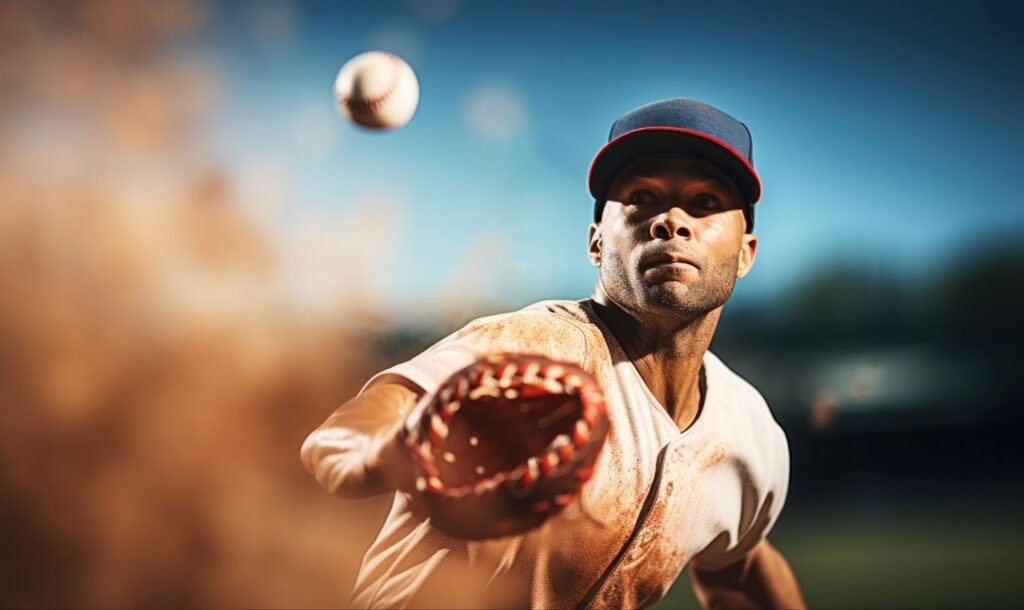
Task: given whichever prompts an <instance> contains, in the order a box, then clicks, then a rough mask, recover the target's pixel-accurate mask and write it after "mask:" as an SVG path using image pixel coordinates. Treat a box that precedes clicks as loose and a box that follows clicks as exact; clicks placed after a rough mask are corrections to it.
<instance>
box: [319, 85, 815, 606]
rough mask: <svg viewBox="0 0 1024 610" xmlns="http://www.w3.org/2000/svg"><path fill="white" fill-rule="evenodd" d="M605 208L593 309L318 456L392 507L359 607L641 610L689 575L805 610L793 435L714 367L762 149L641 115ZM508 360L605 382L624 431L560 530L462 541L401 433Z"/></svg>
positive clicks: (731, 597)
mask: <svg viewBox="0 0 1024 610" xmlns="http://www.w3.org/2000/svg"><path fill="white" fill-rule="evenodd" d="M589 188H590V193H591V195H593V197H594V199H595V208H594V222H593V224H591V225H590V228H589V250H588V251H589V258H590V260H591V262H592V263H593V264H594V265H596V266H597V267H598V268H599V279H598V281H597V283H596V286H595V288H594V293H593V295H592V297H591V298H589V299H583V300H579V301H543V302H540V303H536V304H534V305H531V306H529V307H526V308H525V309H522V310H520V311H516V312H512V313H506V314H500V315H494V316H489V317H485V318H481V319H478V320H475V321H473V322H471V323H470V324H468V325H467V326H465V327H464V328H462V329H460V330H458V331H457V332H455V333H453V334H452V335H450V336H448V337H446V338H445V339H443V340H441V341H440V342H438V343H437V344H436V345H434V346H432V347H430V348H429V349H427V350H426V351H424V352H423V353H421V354H419V355H418V356H416V357H414V358H413V359H411V360H409V361H408V362H404V363H401V364H398V365H397V366H394V367H392V368H390V369H387V370H385V371H382V372H380V373H378V374H377V375H375V376H374V377H372V378H371V379H370V380H369V381H368V382H367V383H366V385H365V386H364V387H363V389H362V390H361V391H360V393H359V395H358V396H356V397H355V398H353V399H352V400H351V401H349V402H348V403H346V404H344V405H343V406H341V407H340V408H339V409H338V410H337V411H336V412H335V413H334V414H333V415H331V416H330V417H329V418H328V419H327V421H326V422H324V423H323V425H321V426H320V427H319V428H318V429H317V430H315V431H314V432H313V433H312V434H310V436H309V437H308V439H307V440H306V442H305V443H304V444H303V447H302V451H301V457H302V461H303V463H304V464H305V466H306V468H307V469H308V470H309V471H310V472H311V473H312V474H313V475H314V476H315V477H316V479H317V481H319V483H320V484H321V485H323V486H324V487H325V488H326V489H327V490H328V491H330V492H331V493H333V494H335V495H337V496H339V497H342V498H359V497H365V496H370V495H373V494H380V493H392V494H394V501H393V505H392V508H391V511H390V514H389V515H388V517H387V520H386V522H385V523H384V526H383V529H382V530H381V532H380V534H379V535H378V537H377V539H376V541H375V542H374V543H373V544H372V545H371V547H370V548H369V550H368V552H367V553H366V556H365V558H364V559H363V563H362V567H361V569H360V572H359V575H358V578H357V582H356V585H355V591H354V593H353V598H352V602H351V603H352V604H353V605H354V606H358V607H374V608H377V607H381V608H383V607H388V608H391V607H424V606H425V607H453V606H464V607H484V606H493V607H527V606H529V607H533V608H571V607H577V608H580V607H590V608H598V607H602V608H604V607H614V608H635V607H645V606H648V605H651V604H653V603H655V602H656V601H658V600H659V599H661V598H662V597H663V596H664V595H665V593H666V592H667V591H668V590H669V588H670V587H671V585H672V583H673V581H674V580H675V579H676V577H677V576H678V575H679V573H680V572H681V570H682V569H683V567H684V566H686V565H687V564H689V566H690V568H691V570H690V574H691V578H692V582H693V587H694V591H695V593H696V595H697V598H698V599H699V601H700V602H701V603H702V604H703V605H704V606H705V607H715V608H718V607H785V608H798V607H803V606H804V602H803V599H802V597H801V594H800V591H799V588H798V586H797V583H796V580H795V578H794V576H793V573H792V571H791V570H790V568H789V566H788V565H787V563H786V561H785V560H784V559H783V557H782V556H781V555H780V554H779V552H778V551H777V550H776V549H775V548H774V547H772V545H771V544H770V543H769V542H768V540H767V538H766V536H767V534H768V532H769V531H770V530H771V528H772V526H773V524H774V523H775V521H776V519H777V518H778V516H779V513H780V512H781V510H782V506H783V503H784V501H785V498H786V490H787V487H788V481H789V451H788V448H787V441H786V437H785V434H784V433H783V431H782V429H781V428H780V427H779V425H778V424H777V423H776V422H775V420H774V418H773V417H772V414H771V412H770V411H769V409H768V406H767V404H765V401H764V399H763V398H762V397H761V395H760V394H759V393H758V391H757V390H756V389H754V388H753V387H752V386H751V385H750V384H748V383H747V382H746V381H744V380H743V379H741V378H740V377H739V376H738V375H736V374H735V373H734V372H732V371H731V370H730V369H729V368H728V367H726V365H725V364H723V363H722V361H721V360H719V359H718V358H717V357H716V356H715V355H714V354H712V353H711V352H710V351H708V346H709V345H710V343H711V339H712V336H713V335H714V332H715V328H716V326H717V325H718V320H719V317H720V315H721V313H722V307H723V305H724V304H725V302H726V300H727V299H728V298H729V296H730V294H731V293H732V289H733V285H734V283H735V281H736V279H737V278H741V277H743V276H745V275H746V274H747V273H748V272H749V271H750V269H751V267H752V266H753V263H754V257H755V253H756V250H757V238H756V237H754V235H753V233H752V229H753V221H754V208H753V206H754V204H755V203H756V202H757V201H758V199H759V198H760V195H761V186H760V182H759V180H758V177H757V174H756V173H755V172H754V168H753V165H752V142H751V137H750V132H749V131H748V129H747V127H746V126H745V125H744V124H743V123H741V122H740V121H738V120H736V119H735V118H733V117H731V116H729V115H728V114H726V113H724V112H722V111H721V110H718V109H716V108H714V107H712V106H709V105H707V104H703V103H700V102H696V101H693V100H688V99H671V100H665V101H660V102H655V103H653V104H649V105H647V106H643V107H641V108H638V109H636V110H633V111H632V112H629V113H628V114H626V115H624V116H622V117H621V118H619V119H618V120H617V121H615V123H614V124H613V125H612V127H611V133H610V135H609V141H608V143H607V145H606V146H604V147H603V148H602V149H601V150H600V151H599V152H598V153H597V155H596V157H595V158H594V160H593V164H592V166H591V170H590V176H589ZM503 352H509V353H533V354H541V355H544V356H546V357H547V358H550V359H552V360H556V361H564V362H570V363H574V364H576V365H577V366H579V367H581V368H582V369H584V370H585V371H587V372H588V373H590V374H591V375H593V377H594V378H595V379H596V380H597V381H598V383H599V384H600V387H601V388H603V390H604V395H605V402H606V406H607V410H608V418H609V422H610V431H609V433H608V436H607V441H606V443H605V445H604V448H603V449H602V451H601V453H600V454H599V457H598V459H597V462H596V464H595V466H594V471H593V474H592V478H591V479H590V480H589V482H588V483H586V484H585V485H584V486H583V488H582V490H581V492H580V494H579V496H577V497H576V498H575V500H574V501H573V502H572V503H571V504H569V505H568V506H567V507H566V508H565V509H564V510H563V511H562V512H560V513H558V514H556V515H555V516H553V517H551V518H549V519H548V520H547V521H545V522H544V523H543V524H542V525H541V526H540V527H538V528H535V529H533V530H530V531H527V532H526V533H524V534H520V535H514V536H506V537H503V538H498V539H494V540H484V541H467V540H461V539H457V538H454V537H451V536H449V535H446V534H445V533H443V532H441V531H440V530H438V529H437V528H436V527H434V526H432V524H431V520H430V518H429V516H428V515H424V514H422V513H421V512H420V511H417V510H415V502H414V496H415V494H416V493H418V492H417V488H416V485H415V484H414V482H413V481H412V474H411V467H410V460H409V457H408V455H407V452H406V451H405V448H404V446H403V445H402V442H401V440H400V438H401V435H400V431H401V430H402V426H403V419H404V418H405V417H406V415H407V414H408V413H409V412H410V410H412V408H413V406H414V405H415V404H416V403H417V401H418V400H419V399H420V398H421V397H422V396H424V395H427V396H429V395H430V394H431V393H433V392H436V391H437V389H438V387H439V386H440V385H441V384H442V383H443V382H445V380H446V379H448V378H449V377H450V376H451V375H452V374H453V373H454V372H456V371H457V370H459V369H461V368H463V367H465V366H467V365H468V364H470V363H471V362H473V361H474V360H475V359H477V358H478V357H480V356H481V355H483V354H488V353H503Z"/></svg>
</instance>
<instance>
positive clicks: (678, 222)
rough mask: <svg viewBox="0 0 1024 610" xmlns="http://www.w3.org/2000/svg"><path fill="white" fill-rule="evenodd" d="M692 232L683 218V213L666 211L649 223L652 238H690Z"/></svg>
mask: <svg viewBox="0 0 1024 610" xmlns="http://www.w3.org/2000/svg"><path fill="white" fill-rule="evenodd" d="M691 235H692V232H691V231H690V225H689V223H687V222H686V219H685V218H683V215H681V214H677V213H673V212H668V213H666V214H662V215H661V217H659V218H658V219H657V220H655V221H654V223H653V224H652V225H651V237H653V238H654V239H665V240H668V239H672V238H673V237H682V238H683V239H690V236H691Z"/></svg>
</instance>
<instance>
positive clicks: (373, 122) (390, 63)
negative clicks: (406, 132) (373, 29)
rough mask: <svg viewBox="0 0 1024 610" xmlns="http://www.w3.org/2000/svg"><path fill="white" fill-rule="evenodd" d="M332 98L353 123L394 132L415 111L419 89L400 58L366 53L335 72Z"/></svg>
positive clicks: (414, 76)
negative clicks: (336, 73)
mask: <svg viewBox="0 0 1024 610" xmlns="http://www.w3.org/2000/svg"><path fill="white" fill-rule="evenodd" d="M334 98H335V99H336V100H337V101H338V106H339V107H340V108H341V112H342V113H343V114H344V115H345V116H346V117H348V118H349V119H350V120H351V121H352V122H353V123H355V124H357V125H359V126H361V127H365V128H367V129H396V128H398V127H401V126H403V125H405V124H406V123H408V122H409V120H410V119H412V115H413V114H414V113H415V112H416V106H417V104H419V100H420V86H419V82H418V81H417V80H416V73H415V72H413V70H412V68H411V67H410V66H409V64H407V63H406V62H405V61H404V60H403V59H402V58H401V57H398V56H397V55H393V54H391V53H388V52H386V51H367V52H366V53H360V54H359V55H356V56H355V57H353V58H352V59H350V60H348V61H347V62H345V65H344V66H342V67H341V70H340V71H338V77H337V78H336V79H335V80H334Z"/></svg>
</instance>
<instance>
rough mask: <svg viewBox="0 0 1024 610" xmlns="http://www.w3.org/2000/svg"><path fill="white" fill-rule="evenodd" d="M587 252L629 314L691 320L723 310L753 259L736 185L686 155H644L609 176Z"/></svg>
mask: <svg viewBox="0 0 1024 610" xmlns="http://www.w3.org/2000/svg"><path fill="white" fill-rule="evenodd" d="M607 199H608V202H607V203H606V204H605V207H604V213H603V215H602V217H601V222H600V224H594V225H591V226H590V257H591V260H592V261H593V262H594V263H595V264H599V265H600V275H601V282H602V284H603V285H604V289H605V292H606V293H607V294H608V296H609V297H610V298H611V299H612V301H614V302H615V303H616V304H617V305H619V306H620V307H622V308H624V309H626V310H627V311H631V312H633V313H634V315H641V314H653V315H657V316H673V317H682V316H686V317H690V316H693V315H697V314H703V313H707V312H709V311H711V310H714V309H716V308H718V307H721V306H722V305H723V304H724V303H725V301H726V300H727V299H728V298H729V295H730V294H732V288H733V285H734V284H735V282H736V278H738V277H743V276H744V275H746V274H747V272H748V271H749V270H750V267H751V265H753V263H754V254H755V251H756V249H757V238H756V237H754V236H753V235H750V234H747V233H745V229H746V220H745V219H744V217H743V200H742V197H741V195H740V192H739V190H738V189H737V188H736V185H735V184H734V183H733V182H732V181H731V180H730V179H729V178H727V177H726V176H725V175H724V174H722V173H721V172H720V171H719V170H718V169H717V168H715V167H714V166H712V165H710V164H709V163H707V162H705V161H702V160H700V159H697V158H695V157H689V156H684V155H655V156H649V157H643V158H641V159H638V160H637V161H635V162H633V163H632V164H630V165H629V166H627V167H626V168H625V169H624V170H623V171H621V172H620V173H619V174H618V176H616V178H615V180H613V181H612V184H611V186H610V187H609V189H608V193H607Z"/></svg>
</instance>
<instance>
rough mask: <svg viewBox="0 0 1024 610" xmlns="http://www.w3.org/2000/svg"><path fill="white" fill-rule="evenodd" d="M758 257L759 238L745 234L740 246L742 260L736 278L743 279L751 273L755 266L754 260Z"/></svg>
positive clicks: (737, 268)
mask: <svg viewBox="0 0 1024 610" xmlns="http://www.w3.org/2000/svg"><path fill="white" fill-rule="evenodd" d="M756 257H757V238H756V237H754V236H753V235H751V234H750V233H744V234H743V243H742V244H740V260H739V264H738V265H737V267H736V277H743V276H745V275H746V274H748V273H750V268H751V267H753V266H754V258H756Z"/></svg>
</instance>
